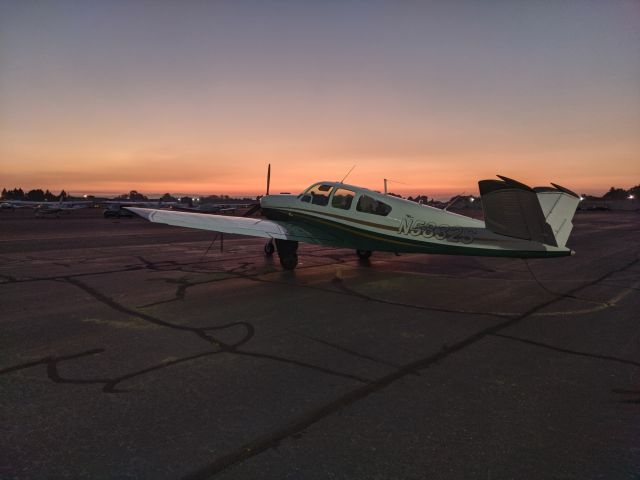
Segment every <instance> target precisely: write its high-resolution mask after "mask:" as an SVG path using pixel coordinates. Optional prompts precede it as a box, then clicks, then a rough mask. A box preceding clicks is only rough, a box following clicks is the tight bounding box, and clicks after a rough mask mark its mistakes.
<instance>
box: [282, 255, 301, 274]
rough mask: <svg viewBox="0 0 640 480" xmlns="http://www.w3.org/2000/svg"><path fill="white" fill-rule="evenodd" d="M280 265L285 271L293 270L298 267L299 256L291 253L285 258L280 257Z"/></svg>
mask: <svg viewBox="0 0 640 480" xmlns="http://www.w3.org/2000/svg"><path fill="white" fill-rule="evenodd" d="M280 265H282V268H284V269H285V270H293V269H294V268H296V266H297V265H298V254H297V253H290V254H289V255H286V256H284V257H280Z"/></svg>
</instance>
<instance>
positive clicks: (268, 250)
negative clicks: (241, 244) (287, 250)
mask: <svg viewBox="0 0 640 480" xmlns="http://www.w3.org/2000/svg"><path fill="white" fill-rule="evenodd" d="M275 251H276V247H275V246H274V245H273V240H269V241H268V242H267V243H265V244H264V254H265V255H266V256H267V257H270V256H272V255H273V252H275Z"/></svg>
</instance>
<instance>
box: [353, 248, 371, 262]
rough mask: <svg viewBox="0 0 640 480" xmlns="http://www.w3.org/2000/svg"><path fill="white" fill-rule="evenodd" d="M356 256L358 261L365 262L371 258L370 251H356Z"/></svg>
mask: <svg viewBox="0 0 640 480" xmlns="http://www.w3.org/2000/svg"><path fill="white" fill-rule="evenodd" d="M356 255H358V258H359V259H360V260H367V259H368V258H369V257H370V256H371V250H356Z"/></svg>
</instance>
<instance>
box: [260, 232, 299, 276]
mask: <svg viewBox="0 0 640 480" xmlns="http://www.w3.org/2000/svg"><path fill="white" fill-rule="evenodd" d="M276 248H277V250H278V256H279V257H280V265H282V268H284V269H285V270H293V269H294V268H296V266H297V265H298V254H297V253H296V252H297V251H298V242H296V241H292V240H279V239H277V238H276ZM265 252H266V247H265Z"/></svg>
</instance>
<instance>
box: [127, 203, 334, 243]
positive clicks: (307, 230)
mask: <svg viewBox="0 0 640 480" xmlns="http://www.w3.org/2000/svg"><path fill="white" fill-rule="evenodd" d="M122 208H125V209H127V210H129V211H131V212H133V213H135V214H136V215H139V216H141V217H142V218H145V219H147V220H149V221H150V222H154V223H165V224H167V225H174V226H176V227H186V228H195V229H198V230H211V231H213V232H222V233H235V234H237V235H248V236H250V237H262V238H274V239H280V240H294V241H299V242H306V243H316V244H322V245H327V244H332V245H336V244H338V245H339V244H340V243H341V242H340V241H339V239H336V238H332V237H329V236H328V235H327V234H326V233H324V232H322V231H319V230H317V229H313V228H312V227H305V226H301V225H292V224H289V223H286V222H280V221H275V220H263V219H261V218H250V217H233V216H230V215H210V214H202V213H191V212H179V211H178V212H176V211H173V210H155V209H152V208H137V207H122Z"/></svg>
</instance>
